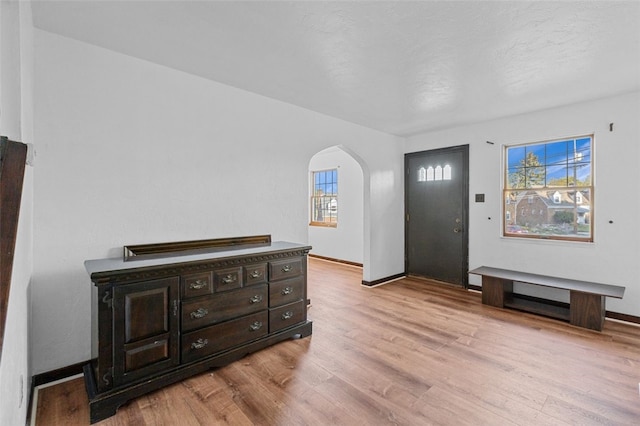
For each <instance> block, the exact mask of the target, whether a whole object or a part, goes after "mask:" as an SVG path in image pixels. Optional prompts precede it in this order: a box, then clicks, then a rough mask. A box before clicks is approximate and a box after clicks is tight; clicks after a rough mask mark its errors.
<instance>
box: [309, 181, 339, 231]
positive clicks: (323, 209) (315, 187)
mask: <svg viewBox="0 0 640 426" xmlns="http://www.w3.org/2000/svg"><path fill="white" fill-rule="evenodd" d="M311 182H312V189H311V221H310V224H311V225H315V226H331V227H336V226H338V169H330V170H321V171H315V172H312V173H311Z"/></svg>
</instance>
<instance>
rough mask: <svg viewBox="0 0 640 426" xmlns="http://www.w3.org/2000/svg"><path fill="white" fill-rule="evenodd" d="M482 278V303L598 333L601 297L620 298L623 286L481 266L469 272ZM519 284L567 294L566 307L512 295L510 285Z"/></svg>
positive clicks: (551, 302)
mask: <svg viewBox="0 0 640 426" xmlns="http://www.w3.org/2000/svg"><path fill="white" fill-rule="evenodd" d="M469 273H470V274H475V275H481V276H482V303H483V304H485V305H491V306H496V307H499V308H505V307H506V308H513V309H518V310H521V311H526V312H532V313H536V314H540V315H545V316H548V317H552V318H556V319H561V320H564V321H569V322H570V323H571V324H573V325H575V326H578V327H584V328H589V329H591V330H598V331H600V330H602V326H603V324H604V316H605V312H606V310H605V298H606V297H615V298H618V299H622V296H623V294H624V290H625V288H624V287H620V286H617V285H608V284H599V283H592V282H585V281H579V280H572V279H567V278H557V277H550V276H546V275H538V274H530V273H526V272H517V271H510V270H507V269H498V268H490V267H488V266H481V267H479V268H476V269H473V270H471V271H469ZM514 281H516V282H522V283H526V284H533V285H538V286H542V287H550V288H557V289H562V290H568V291H569V307H567V306H566V304H561V303H557V302H553V301H546V300H544V299H539V298H532V297H528V296H523V295H519V294H516V293H514V292H513V283H514Z"/></svg>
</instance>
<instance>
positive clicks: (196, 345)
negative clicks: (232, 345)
mask: <svg viewBox="0 0 640 426" xmlns="http://www.w3.org/2000/svg"><path fill="white" fill-rule="evenodd" d="M208 344H209V341H208V340H207V339H198V340H196V341H195V342H193V343H192V344H191V349H202V348H204V347H205V346H207V345H208Z"/></svg>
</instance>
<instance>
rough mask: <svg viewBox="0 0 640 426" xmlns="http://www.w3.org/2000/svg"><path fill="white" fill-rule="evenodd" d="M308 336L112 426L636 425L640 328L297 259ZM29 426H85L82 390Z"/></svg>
mask: <svg viewBox="0 0 640 426" xmlns="http://www.w3.org/2000/svg"><path fill="white" fill-rule="evenodd" d="M308 277H309V288H308V297H309V298H310V299H311V307H310V308H309V310H308V316H309V318H310V319H311V320H312V321H313V334H312V335H311V336H310V337H308V338H304V339H298V340H289V341H285V342H281V343H279V344H276V345H274V346H272V347H269V348H266V349H263V350H261V351H259V352H256V353H253V354H250V355H248V356H247V357H245V358H243V359H242V360H240V361H237V362H235V363H233V364H230V365H228V366H226V367H224V368H220V369H217V370H213V371H210V372H206V373H203V374H201V375H198V376H195V377H192V378H189V379H187V380H184V381H183V382H180V383H176V384H174V385H171V386H167V387H165V388H164V389H161V390H159V391H157V392H153V393H151V394H148V395H146V396H143V397H140V398H137V399H135V400H133V401H130V402H129V403H128V404H126V405H124V406H122V407H121V408H120V409H119V410H118V412H117V413H116V415H115V416H113V417H111V418H108V419H105V420H104V421H102V422H100V423H99V424H100V425H102V426H107V425H108V426H113V425H154V426H155V425H165V424H166V425H170V424H180V425H294V424H295V425H325V424H335V425H382V424H398V425H417V424H443V425H465V424H469V425H488V424H491V425H494V424H495V425H498V424H499V425H509V424H515V425H551V424H552V425H566V424H581V425H582V424H585V425H589V424H617V425H632V424H640V421H639V420H640V397H639V396H638V383H639V382H640V327H638V326H637V325H632V324H627V323H623V322H619V321H610V320H607V321H605V326H604V328H603V330H602V332H594V331H591V330H586V329H582V328H579V327H574V326H571V325H569V324H567V323H564V322H561V321H557V320H553V319H548V318H544V317H539V316H535V315H531V314H528V313H522V312H517V311H513V310H502V309H498V308H493V307H489V306H486V305H482V303H481V297H480V294H479V293H477V292H469V291H466V290H463V289H460V288H456V287H453V286H449V285H446V284H442V283H435V282H432V281H429V280H424V279H417V278H412V277H410V278H406V279H401V280H398V281H394V282H392V283H389V284H385V285H381V286H377V287H373V288H371V287H365V286H362V285H360V283H361V280H362V271H361V269H360V268H357V267H353V266H350V265H344V264H336V263H331V262H327V261H323V260H318V259H309V264H308ZM36 416H37V417H36V419H37V422H36V424H37V425H38V426H40V425H58V424H71V425H75V424H78V425H86V424H88V416H89V415H88V404H87V397H86V394H85V391H84V385H83V383H82V381H81V379H76V380H73V381H70V382H67V383H66V384H59V385H55V386H52V387H51V388H47V389H43V390H42V391H41V393H40V397H39V403H38V407H37V414H36Z"/></svg>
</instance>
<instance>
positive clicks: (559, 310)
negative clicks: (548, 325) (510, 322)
mask: <svg viewBox="0 0 640 426" xmlns="http://www.w3.org/2000/svg"><path fill="white" fill-rule="evenodd" d="M504 307H505V308H511V309H517V310H519V311H524V312H530V313H532V314H537V315H542V316H545V317H550V318H555V319H559V320H562V321H571V312H570V309H569V307H568V306H561V305H560V304H556V303H553V302H546V301H542V300H539V299H534V298H532V297H528V296H524V295H519V294H511V295H510V296H508V297H506V298H505V301H504Z"/></svg>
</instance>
